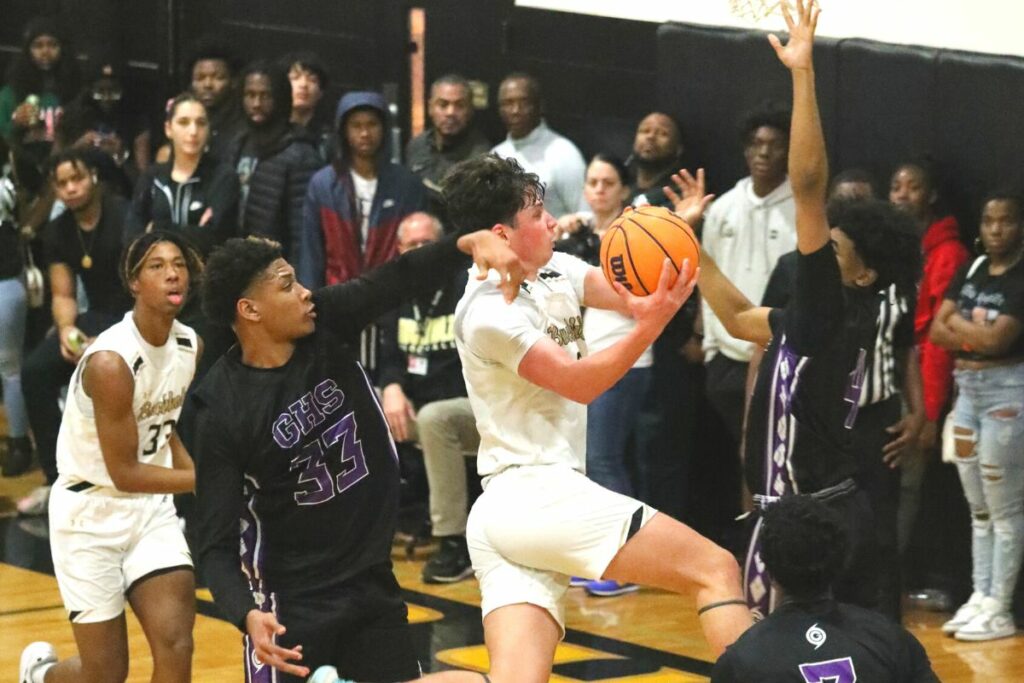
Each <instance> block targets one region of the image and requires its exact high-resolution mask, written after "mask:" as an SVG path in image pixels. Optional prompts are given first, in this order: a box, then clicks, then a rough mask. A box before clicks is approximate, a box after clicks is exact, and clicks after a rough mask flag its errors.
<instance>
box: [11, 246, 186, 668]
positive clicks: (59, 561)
mask: <svg viewBox="0 0 1024 683" xmlns="http://www.w3.org/2000/svg"><path fill="white" fill-rule="evenodd" d="M200 268H201V263H200V261H199V257H198V256H197V255H196V254H195V253H194V252H193V251H191V250H190V249H189V248H188V246H187V244H186V243H185V241H184V240H183V239H182V238H181V237H179V236H177V235H174V234H170V233H160V232H154V233H147V234H145V235H143V236H142V237H140V238H139V239H137V240H135V242H133V243H132V244H131V245H130V246H129V247H128V249H127V250H126V251H125V255H124V257H123V259H122V267H121V274H122V277H123V279H124V282H125V285H126V286H127V287H128V289H129V291H130V292H131V294H132V296H133V297H134V298H135V306H134V308H133V309H132V310H131V311H129V312H128V313H127V314H125V317H124V320H122V321H121V322H119V323H116V324H115V325H113V326H112V327H110V328H109V329H107V330H106V331H105V332H102V333H101V334H100V335H99V336H98V337H96V339H95V341H94V342H93V343H92V344H91V345H90V346H89V348H88V349H87V350H86V351H85V354H84V355H83V357H82V359H81V360H80V361H79V363H78V367H77V368H76V369H75V373H74V375H73V376H72V378H71V384H70V386H69V388H68V399H67V405H66V408H65V410H64V417H63V420H62V421H61V426H60V433H59V436H58V439H57V468H58V471H59V473H60V475H59V477H58V479H57V482H56V483H55V484H54V486H53V491H52V494H51V496H50V544H51V551H52V554H53V565H54V571H55V574H56V576H57V583H58V585H59V587H60V592H61V597H62V599H63V601H64V607H65V609H66V610H67V612H68V616H69V618H70V620H71V629H72V631H73V632H74V635H75V642H76V643H77V645H78V653H79V654H78V656H77V657H72V658H70V659H65V660H63V661H61V662H59V663H57V657H56V652H55V651H54V648H53V646H51V645H50V644H49V643H42V642H37V643H32V644H31V645H29V646H28V647H27V648H25V651H24V652H23V653H22V657H21V672H20V682H21V683H44V681H45V683H60V682H61V681H91V682H97V681H124V680H125V678H126V677H127V675H128V637H127V631H126V623H125V613H124V609H125V602H126V601H127V602H128V603H129V604H130V605H131V606H132V609H133V610H134V612H135V615H136V616H137V617H138V619H139V622H140V623H141V624H142V628H143V631H145V634H146V638H147V640H148V641H149V645H150V650H151V651H152V656H153V678H152V680H153V681H161V682H164V681H166V682H168V683H170V682H181V683H185V682H186V681H189V680H190V678H191V668H192V625H193V623H194V621H195V581H194V577H193V569H192V558H191V555H190V554H189V550H188V546H187V545H186V543H185V539H184V536H183V535H182V532H181V530H180V528H179V526H178V520H177V517H176V516H175V512H174V505H173V502H172V495H171V494H175V493H184V492H187V491H192V490H193V488H194V487H195V474H194V471H193V466H192V459H191V458H190V457H189V454H188V452H187V451H186V450H185V448H184V446H182V444H181V441H180V440H179V439H178V436H177V434H176V433H175V423H176V421H177V418H178V414H179V412H180V411H181V404H182V401H183V399H184V397H185V391H186V390H187V389H188V386H189V383H190V382H191V381H192V375H193V373H194V372H195V366H196V360H197V358H198V356H199V354H200V353H201V346H200V340H199V339H198V337H197V336H196V334H195V332H194V331H193V330H192V329H191V328H189V327H186V326H185V325H182V324H181V323H179V322H177V321H176V320H175V316H176V315H177V314H178V312H179V311H180V310H181V307H182V305H183V304H184V302H185V299H186V297H187V295H188V291H189V283H190V280H191V277H190V276H194V275H196V274H197V273H198V272H199V269H200Z"/></svg>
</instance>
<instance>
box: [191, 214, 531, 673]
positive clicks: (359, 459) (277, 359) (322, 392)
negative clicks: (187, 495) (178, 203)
mask: <svg viewBox="0 0 1024 683" xmlns="http://www.w3.org/2000/svg"><path fill="white" fill-rule="evenodd" d="M459 249H461V250H462V251H464V252H466V253H472V254H473V257H474V260H475V261H476V263H477V264H478V265H479V266H481V267H482V269H483V270H484V271H486V270H487V269H488V268H495V269H496V270H498V271H499V272H500V273H501V274H502V278H503V279H502V282H503V283H505V285H504V290H505V291H506V293H507V296H508V297H509V298H512V297H513V296H514V294H515V292H516V291H517V290H518V286H519V283H520V282H521V280H522V269H521V267H520V265H519V263H518V261H517V260H516V259H515V256H514V255H513V254H512V253H511V251H510V250H508V248H507V247H505V246H504V244H503V243H502V242H501V240H500V239H499V238H498V237H496V236H495V235H493V234H491V233H490V232H487V231H481V232H477V233H472V234H469V235H464V236H463V237H461V238H458V239H456V238H454V237H451V238H447V239H445V240H442V241H441V242H438V243H436V244H433V245H428V246H425V247H423V248H421V249H417V250H415V251H412V252H410V253H408V254H404V255H402V256H400V257H399V258H398V259H397V260H395V261H393V262H391V263H388V264H386V265H384V266H381V267H380V268H379V269H377V270H374V271H372V272H370V273H367V274H366V275H364V276H362V277H360V278H357V279H355V280H351V281H349V282H346V283H344V284H341V285H336V286H331V287H327V288H324V289H321V290H319V291H317V292H316V293H311V292H310V291H309V290H307V289H306V288H304V287H303V286H302V285H301V284H299V283H298V282H297V281H296V279H295V271H294V269H293V268H292V267H291V266H290V265H289V264H288V263H287V261H285V260H284V259H283V258H282V257H281V248H280V246H279V245H278V244H276V243H274V242H270V241H267V240H261V239H255V238H251V239H247V240H242V239H232V240H229V241H228V242H227V243H226V244H225V245H224V246H223V247H222V248H220V249H219V250H217V251H216V252H214V254H213V255H212V256H211V258H210V260H209V263H208V264H207V269H206V276H205V281H204V283H203V304H204V308H205V310H206V312H207V314H208V315H209V316H210V318H211V319H212V320H215V321H218V322H220V323H223V324H230V325H232V326H233V327H234V329H235V332H236V334H237V335H238V339H239V344H238V345H236V346H234V347H233V348H232V349H231V350H230V351H229V352H228V353H226V354H225V355H224V357H222V358H221V359H220V361H219V362H218V363H217V364H216V365H215V366H214V367H213V368H212V369H211V370H210V372H209V374H208V375H207V377H206V378H205V379H204V381H203V382H202V384H201V385H200V387H199V389H198V393H197V398H198V418H197V421H196V434H195V440H194V444H195V445H194V449H195V451H196V456H197V457H196V459H197V461H198V463H199V464H198V467H197V480H198V481H197V497H198V514H197V518H198V524H199V530H198V536H199V556H200V563H201V566H202V571H203V573H204V576H205V579H206V581H207V583H208V585H209V586H210V589H211V590H212V591H213V596H214V600H215V602H216V604H217V605H218V607H219V608H220V609H221V610H222V612H223V613H224V615H225V616H226V617H227V618H228V619H229V620H230V621H231V622H232V623H234V624H235V625H236V626H238V628H239V629H241V630H242V631H243V632H245V633H246V638H245V643H246V646H245V647H246V666H247V669H248V672H247V680H251V681H262V680H266V681H270V680H282V681H283V680H300V679H299V678H298V677H302V678H303V679H304V678H305V677H306V676H308V675H309V672H310V671H311V670H313V669H316V668H317V667H318V666H322V665H332V666H335V667H337V669H338V671H339V673H340V674H341V675H342V676H348V677H351V678H357V679H359V680H373V681H397V680H408V679H412V678H415V677H417V676H418V675H419V671H420V669H419V663H418V662H417V661H416V658H415V655H414V654H413V650H412V646H411V642H410V639H409V635H408V628H407V622H406V608H405V605H404V603H403V602H402V599H401V595H400V592H399V587H398V583H397V582H396V580H395V578H394V576H393V574H392V571H391V561H390V548H391V539H392V535H393V533H394V528H395V518H396V514H397V508H398V484H399V475H398V462H397V456H396V454H395V448H394V442H393V441H392V439H391V436H390V434H389V432H388V425H387V422H386V421H385V419H384V416H383V413H382V412H381V408H380V404H379V403H378V401H377V396H376V393H375V391H374V389H373V387H372V386H371V384H370V382H369V380H368V379H367V377H366V374H365V373H364V372H363V369H362V367H361V366H360V365H359V363H358V362H357V361H356V356H355V355H354V353H353V349H352V345H353V344H354V343H355V342H356V341H357V340H358V338H359V333H360V331H361V330H362V329H363V328H364V327H365V326H366V325H367V324H368V323H370V322H371V321H372V320H374V319H376V318H377V317H379V316H380V315H381V314H382V313H384V312H386V311H388V310H390V309H393V308H395V307H397V306H398V305H399V304H400V303H401V302H402V301H404V300H407V299H411V298H412V297H413V296H414V295H416V294H418V293H420V292H423V291H427V290H429V291H433V290H434V289H436V288H437V287H439V286H440V285H441V284H442V283H443V282H445V281H447V280H450V279H451V277H452V274H453V272H454V271H455V269H456V268H458V267H460V266H464V265H466V264H463V263H462V262H463V257H462V254H460V253H459ZM239 543H241V562H240V561H239ZM285 626H287V630H286V629H285ZM271 667H273V668H274V669H278V672H277V674H276V676H274V672H273V671H272V669H271ZM272 676H274V677H273V678H272Z"/></svg>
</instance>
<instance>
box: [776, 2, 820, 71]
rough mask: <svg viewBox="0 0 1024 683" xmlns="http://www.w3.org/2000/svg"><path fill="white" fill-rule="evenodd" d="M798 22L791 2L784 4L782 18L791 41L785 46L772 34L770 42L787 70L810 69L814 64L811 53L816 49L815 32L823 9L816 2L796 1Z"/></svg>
mask: <svg viewBox="0 0 1024 683" xmlns="http://www.w3.org/2000/svg"><path fill="white" fill-rule="evenodd" d="M796 9H797V21H795V22H794V21H793V15H792V13H791V12H790V10H789V2H783V3H782V17H783V18H784V19H785V20H786V27H787V28H788V29H789V40H788V41H786V44H785V45H783V44H782V41H781V40H779V37H778V36H777V35H775V34H774V33H773V34H770V35H769V36H768V42H769V43H771V44H772V47H773V48H775V54H776V55H778V57H779V61H780V62H782V63H783V64H784V65H785V66H786V68H787V69H790V70H795V69H810V68H812V65H813V62H812V60H811V52H812V50H813V48H814V31H815V30H816V29H817V28H818V14H820V13H821V9H820V8H819V7H818V3H817V2H816V1H815V0H807V2H804V0H796Z"/></svg>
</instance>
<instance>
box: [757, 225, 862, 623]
mask: <svg viewBox="0 0 1024 683" xmlns="http://www.w3.org/2000/svg"><path fill="white" fill-rule="evenodd" d="M877 305H878V296H877V293H876V292H875V291H874V290H865V291H859V290H855V289H853V288H846V287H843V284H842V280H841V279H840V275H839V265H838V263H837V261H836V256H835V253H834V251H833V248H832V245H831V244H826V245H825V246H823V247H822V248H821V249H819V250H818V251H816V252H814V253H812V254H806V255H804V254H801V255H799V257H798V258H797V268H796V277H795V283H794V287H793V295H792V298H791V299H790V301H789V302H788V304H787V305H786V307H785V308H783V309H774V310H772V311H771V313H770V314H769V323H770V325H771V328H772V341H771V343H770V344H769V346H768V349H767V351H766V352H765V357H764V360H763V361H761V366H760V368H759V369H758V374H757V380H756V383H755V385H754V393H753V396H752V397H751V400H750V411H749V414H748V416H747V432H746V452H745V454H744V455H745V462H744V466H745V470H746V471H745V475H746V480H747V486H748V487H749V488H750V491H751V493H753V494H754V497H755V501H757V502H759V503H761V504H767V503H770V501H771V500H773V499H774V498H777V497H780V496H784V495H789V494H793V493H806V494H811V495H814V496H815V497H816V498H819V499H820V500H821V501H822V502H824V503H825V504H827V505H829V506H830V507H833V508H834V509H836V510H837V512H838V513H839V514H840V516H841V517H842V518H844V519H845V520H846V521H847V524H848V526H849V531H850V545H851V554H852V558H851V562H850V563H848V565H847V567H846V569H845V570H844V572H843V574H842V575H841V576H840V578H839V580H838V582H837V583H836V586H835V590H836V596H837V598H839V599H840V600H842V601H844V602H851V603H854V604H858V605H861V606H864V607H872V606H874V604H875V602H876V601H877V589H876V578H875V574H877V571H876V570H874V569H873V568H872V566H873V565H872V553H873V547H874V545H875V543H874V540H873V532H872V531H871V525H872V521H871V510H870V507H869V506H868V503H867V500H866V497H865V496H864V494H863V493H862V492H860V491H859V490H858V487H857V484H856V481H855V479H854V477H855V475H856V474H857V473H858V461H857V458H856V457H855V455H854V453H853V452H852V448H851V434H850V430H851V429H852V427H853V424H854V421H855V420H856V417H857V408H858V404H859V402H860V396H861V390H862V386H863V383H864V372H865V363H866V359H867V355H868V351H869V350H870V349H872V348H874V344H875V337H876V323H877V312H878V308H877ZM759 530H760V521H758V522H757V525H756V526H755V527H754V533H753V537H752V539H751V543H750V547H749V548H748V551H747V556H746V561H745V563H744V586H745V588H746V591H747V599H748V602H749V603H750V604H751V606H752V607H753V608H754V609H756V610H759V611H760V612H761V613H762V614H768V612H770V611H771V609H772V608H773V607H774V606H775V605H774V602H773V591H772V589H771V583H770V579H769V577H768V576H767V574H766V572H765V570H764V564H763V563H762V561H761V558H760V544H759V541H758V537H759Z"/></svg>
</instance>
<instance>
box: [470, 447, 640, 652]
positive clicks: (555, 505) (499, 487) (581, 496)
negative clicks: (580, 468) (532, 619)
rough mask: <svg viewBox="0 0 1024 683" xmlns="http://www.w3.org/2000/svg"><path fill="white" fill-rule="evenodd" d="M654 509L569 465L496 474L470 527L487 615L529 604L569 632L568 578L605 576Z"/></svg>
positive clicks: (473, 512)
mask: <svg viewBox="0 0 1024 683" xmlns="http://www.w3.org/2000/svg"><path fill="white" fill-rule="evenodd" d="M655 512H656V510H654V509H653V508H651V507H650V506H648V505H645V504H644V503H641V502H640V501H638V500H634V499H633V498H630V497H628V496H624V495H622V494H619V493H614V492H612V491H609V490H608V489H606V488H604V487H602V486H599V485H598V484H596V483H594V482H593V481H591V480H590V479H587V477H586V475H583V474H581V473H579V472H577V471H576V470H574V469H572V468H570V467H568V466H566V465H528V466H523V467H512V468H509V469H507V470H505V471H503V472H501V473H499V474H497V475H495V476H493V477H491V478H490V480H489V481H488V482H487V487H486V488H485V489H484V492H483V494H481V495H480V497H479V498H478V499H477V501H476V503H475V504H474V505H473V509H472V510H471V511H470V513H469V520H468V523H467V526H466V541H467V544H468V546H469V554H470V557H471V559H472V561H473V570H474V571H475V572H476V577H477V580H478V581H479V582H480V592H481V593H482V596H483V597H482V601H481V605H480V609H481V611H482V612H483V616H485V617H486V616H487V614H488V613H490V612H492V611H494V610H496V609H498V608H499V607H504V606H506V605H515V604H520V603H529V604H533V605H537V606H538V607H542V608H544V609H546V610H548V612H550V613H551V616H552V617H554V619H555V621H556V622H558V625H559V627H560V628H561V629H562V633H563V635H564V633H565V617H564V613H563V608H562V604H561V602H562V596H564V595H565V591H566V589H567V588H568V586H569V578H570V577H571V576H580V577H584V578H588V579H597V578H600V577H601V576H602V575H603V574H604V571H605V569H607V567H608V565H609V564H610V563H611V561H612V559H613V558H614V557H615V555H616V553H618V552H619V549H620V548H622V546H623V545H625V544H626V541H628V540H629V539H630V537H631V536H632V535H633V534H635V533H636V532H637V531H638V530H639V529H640V528H641V527H643V525H644V524H646V523H647V522H648V521H649V520H650V519H651V517H653V516H654V514H655Z"/></svg>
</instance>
